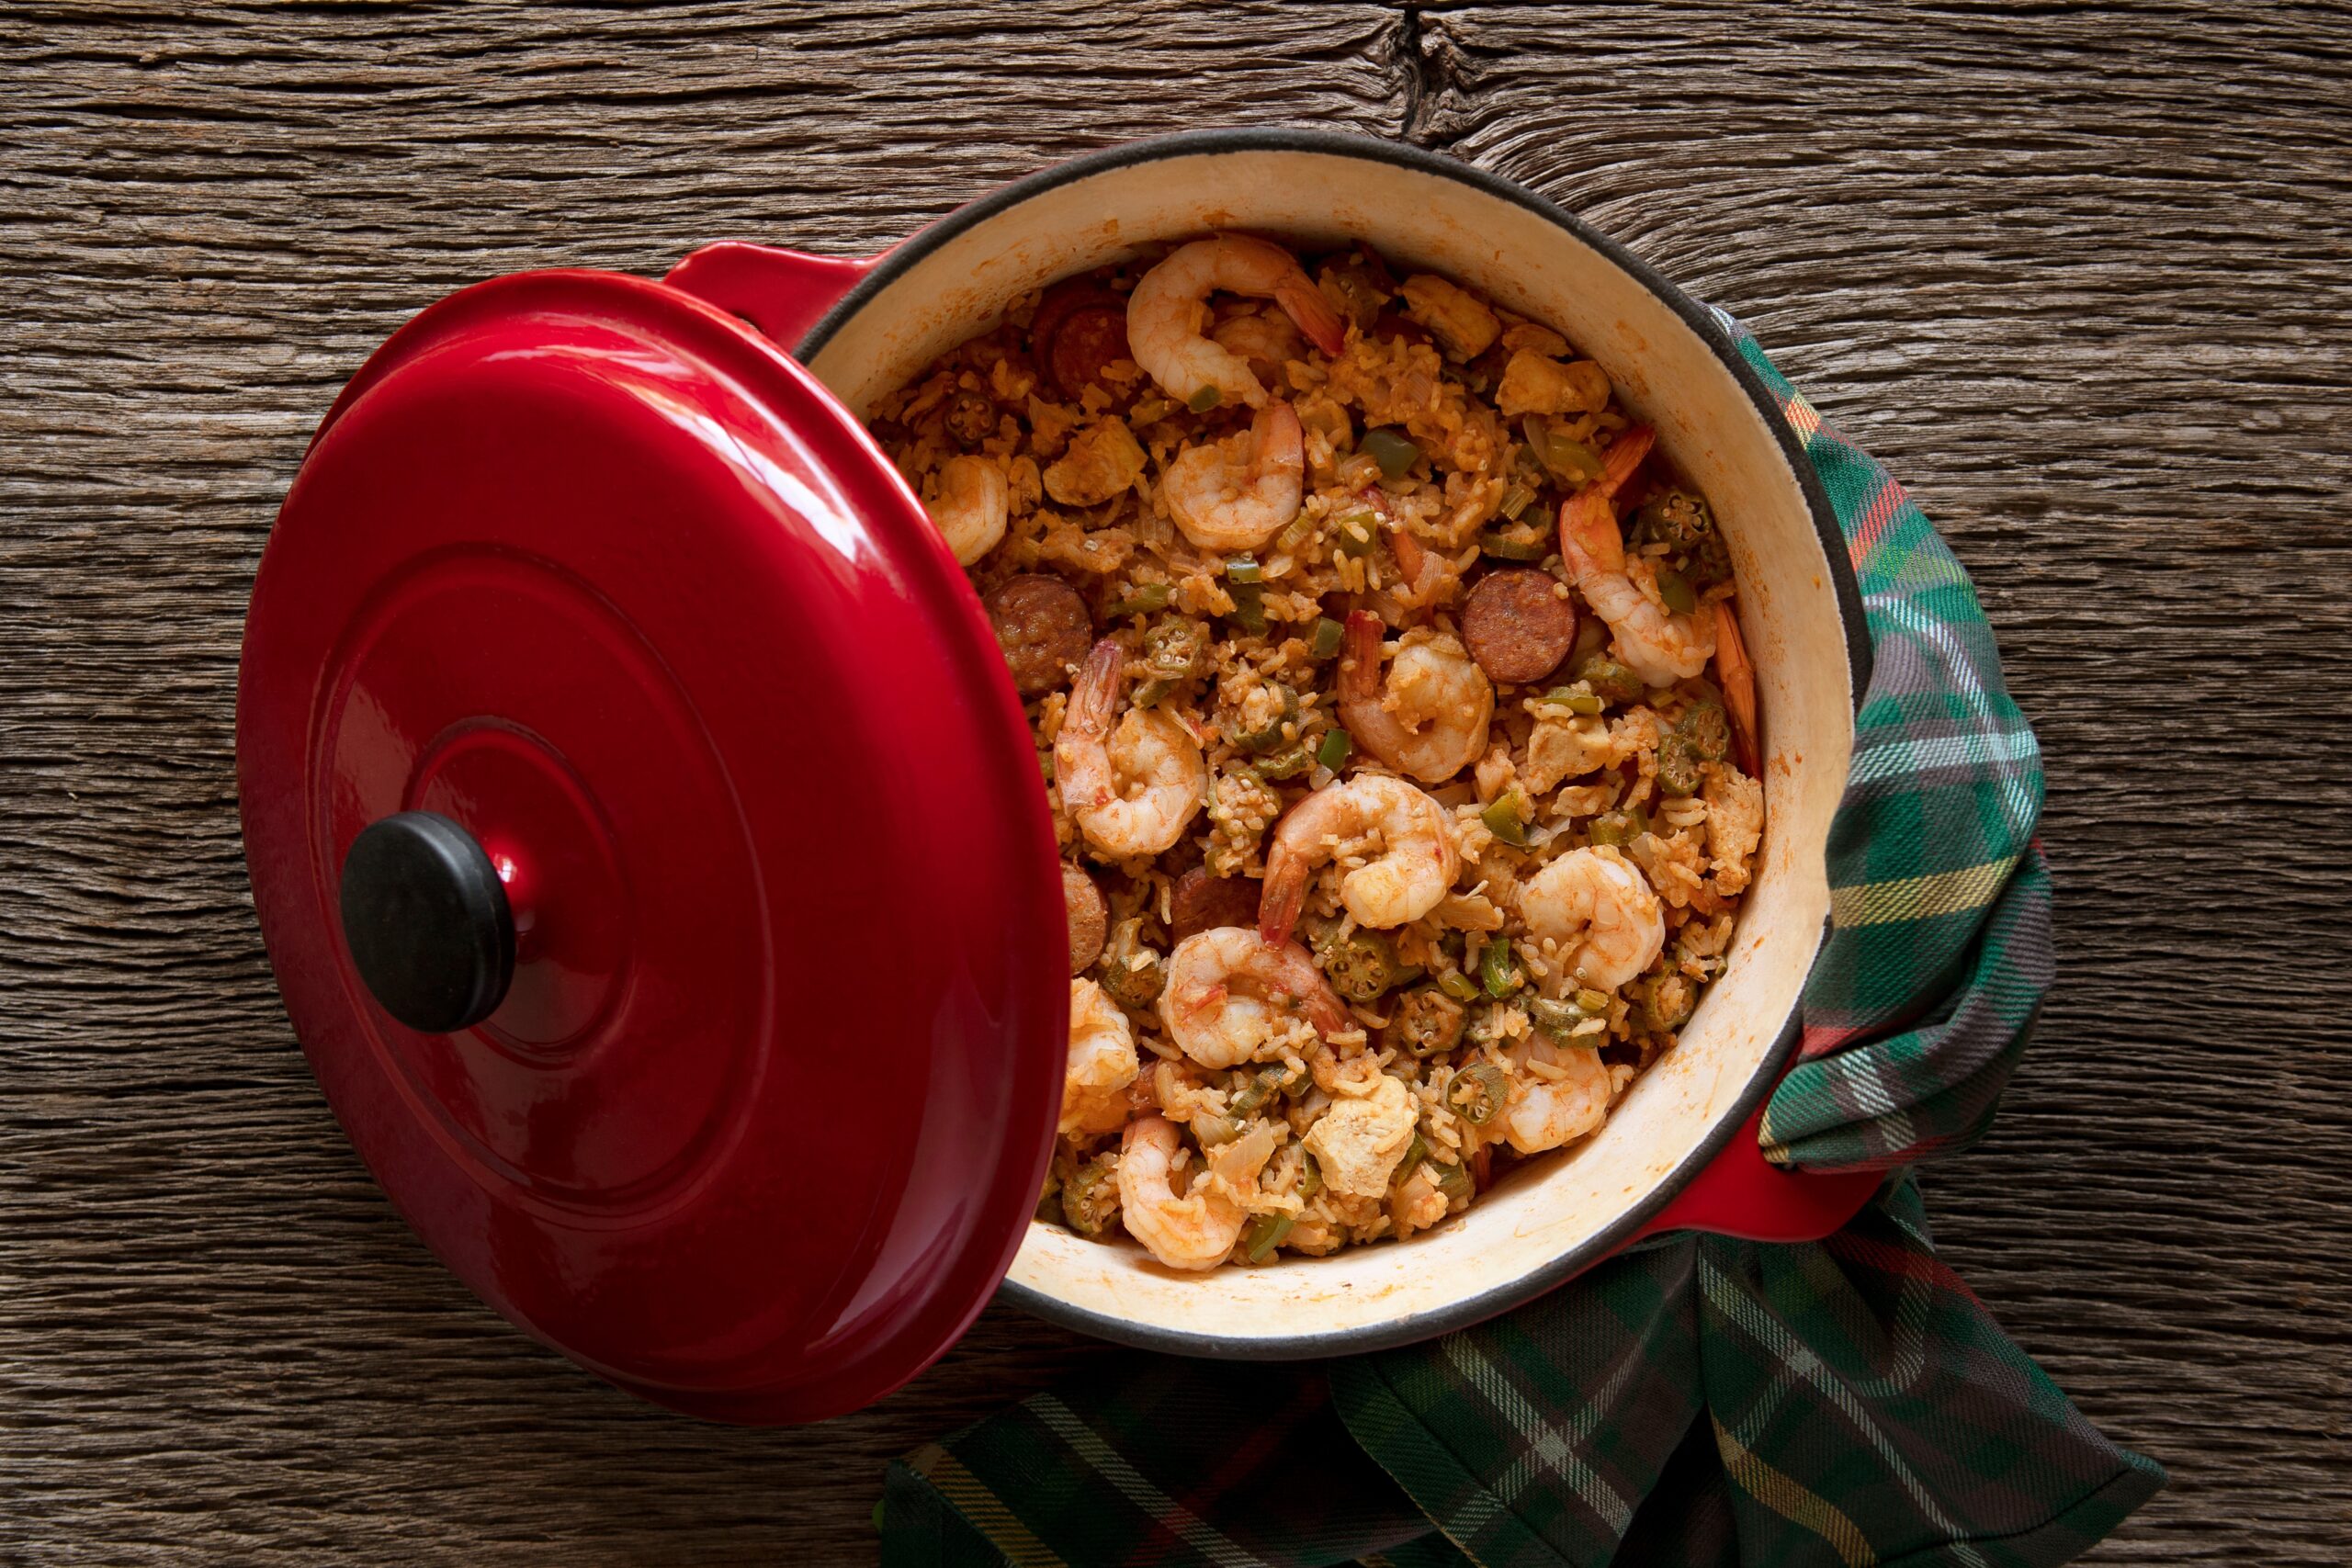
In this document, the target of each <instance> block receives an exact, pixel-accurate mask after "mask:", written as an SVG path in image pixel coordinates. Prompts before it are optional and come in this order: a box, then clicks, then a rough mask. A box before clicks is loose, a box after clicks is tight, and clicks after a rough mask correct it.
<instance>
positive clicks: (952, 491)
mask: <svg viewBox="0 0 2352 1568" xmlns="http://www.w3.org/2000/svg"><path fill="white" fill-rule="evenodd" d="M922 509H923V510H924V511H925V512H928V513H931V523H932V526H933V527H934V528H937V529H938V530H939V534H940V536H941V537H942V538H944V539H945V540H946V541H947V547H948V548H949V549H951V550H953V551H955V552H956V564H957V565H959V566H969V565H971V564H972V563H973V562H974V561H976V560H978V559H979V558H981V557H982V556H984V555H986V554H988V553H989V551H990V550H992V549H994V548H996V547H997V542H998V541H999V540H1001V539H1002V538H1003V537H1004V524H1005V519H1006V517H1007V516H1009V515H1010V514H1011V512H1012V487H1011V486H1009V485H1007V484H1006V483H1005V479H1004V470H1003V469H1002V468H998V467H997V466H996V465H995V464H994V463H991V462H989V460H988V459H987V458H986V457H950V458H948V459H947V461H945V462H944V463H942V464H941V465H940V466H939V480H938V483H937V485H936V486H935V487H934V488H933V493H932V494H931V495H930V496H928V497H926V498H925V499H924V501H923V503H922Z"/></svg>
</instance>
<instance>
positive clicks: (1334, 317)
mask: <svg viewBox="0 0 2352 1568" xmlns="http://www.w3.org/2000/svg"><path fill="white" fill-rule="evenodd" d="M1274 303H1276V304H1277V305H1280V306H1281V307H1282V308H1283V314H1284V315H1286V316H1288V317H1289V318H1290V319H1291V321H1292V323H1293V324H1294V325H1295V326H1296V327H1297V328H1298V330H1299V331H1300V332H1302V333H1306V341H1307V342H1309V343H1311V344H1314V345H1315V346H1316V347H1317V348H1319V349H1321V350H1322V351H1323V352H1324V353H1325V354H1328V355H1332V356H1333V357H1334V358H1336V357H1338V356H1339V355H1340V351H1342V350H1343V349H1345V348H1346V347H1347V346H1348V323H1347V321H1346V319H1345V318H1344V317H1342V316H1341V315H1340V312H1339V311H1338V310H1335V309H1333V308H1332V305H1331V301H1330V300H1329V299H1325V298H1324V297H1323V290H1321V289H1320V288H1317V287H1316V286H1315V280H1314V279H1313V278H1311V277H1309V276H1306V271H1305V269H1303V268H1302V269H1301V270H1300V271H1299V273H1298V276H1296V277H1295V278H1293V279H1292V280H1290V281H1289V282H1286V283H1284V284H1283V285H1282V286H1281V287H1280V288H1276V289H1275V290H1274Z"/></svg>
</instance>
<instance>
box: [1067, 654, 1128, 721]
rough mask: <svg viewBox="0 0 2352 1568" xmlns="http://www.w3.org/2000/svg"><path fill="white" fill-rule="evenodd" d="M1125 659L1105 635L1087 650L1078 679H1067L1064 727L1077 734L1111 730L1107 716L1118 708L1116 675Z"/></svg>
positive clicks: (1121, 669)
mask: <svg viewBox="0 0 2352 1568" xmlns="http://www.w3.org/2000/svg"><path fill="white" fill-rule="evenodd" d="M1126 659H1127V656H1126V654H1125V651H1124V650H1123V649H1121V648H1120V647H1119V645H1118V644H1117V643H1116V642H1114V640H1112V639H1111V638H1109V637H1104V638H1103V640H1102V641H1101V642H1098V643H1096V644H1095V645H1094V646H1093V647H1092V648H1091V649H1089V650H1088V651H1087V655H1086V662H1085V663H1084V664H1082V665H1080V667H1079V671H1078V679H1077V680H1075V681H1073V682H1070V688H1069V708H1068V709H1067V710H1066V712H1065V714H1064V716H1063V719H1062V723H1063V724H1064V726H1065V727H1069V726H1075V727H1076V728H1077V729H1078V732H1079V733H1080V735H1092V736H1103V735H1108V734H1109V733H1110V732H1111V716H1112V715H1113V714H1114V713H1116V712H1117V711H1118V707H1119V675H1120V672H1121V671H1123V670H1125V668H1126Z"/></svg>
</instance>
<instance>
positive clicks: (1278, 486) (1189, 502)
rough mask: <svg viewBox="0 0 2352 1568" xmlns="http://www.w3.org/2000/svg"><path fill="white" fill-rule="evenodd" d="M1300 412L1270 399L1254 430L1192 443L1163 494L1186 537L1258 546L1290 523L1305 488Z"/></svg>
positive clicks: (1221, 546) (1213, 545)
mask: <svg viewBox="0 0 2352 1568" xmlns="http://www.w3.org/2000/svg"><path fill="white" fill-rule="evenodd" d="M1159 494H1160V498H1161V499H1162V500H1163V501H1165V502H1168V512H1169V515H1170V516H1171V517H1173V518H1175V520H1176V526H1177V527H1179V528H1181V529H1182V530H1183V532H1184V537H1186V538H1187V539H1190V540H1192V541H1193V543H1194V544H1195V545H1198V546H1199V547H1201V548H1203V549H1204V550H1254V549H1256V548H1257V547H1259V546H1260V545H1262V544H1264V543H1265V542H1266V541H1267V540H1268V539H1271V538H1272V537H1273V536H1275V535H1276V534H1279V533H1281V532H1282V531H1283V529H1284V528H1286V527H1288V526H1289V525H1290V523H1291V519H1293V518H1295V517H1296V516H1297V515H1298V506H1299V502H1300V500H1301V499H1302V498H1303V497H1304V495H1305V494H1306V436H1305V434H1304V433H1303V432H1302V431H1301V429H1300V427H1299V423H1298V411H1297V410H1295V409H1294V408H1292V407H1291V406H1290V405H1289V404H1288V403H1270V404H1268V405H1267V406H1266V407H1264V408H1261V409H1260V410H1259V411H1258V412H1257V415H1256V416H1255V417H1254V418H1252V419H1251V420H1250V428H1249V429H1248V430H1246V431H1242V432H1239V433H1238V434H1234V435H1231V436H1229V437H1227V439H1225V440H1223V441H1204V442H1203V443H1201V444H1200V445H1199V446H1188V447H1186V448H1185V449H1184V450H1183V451H1182V452H1181V453H1179V454H1178V455H1177V457H1176V460H1175V461H1174V462H1173V463H1170V465H1169V466H1168V472H1167V473H1165V474H1164V475H1162V476H1161V477H1160V480H1159Z"/></svg>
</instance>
